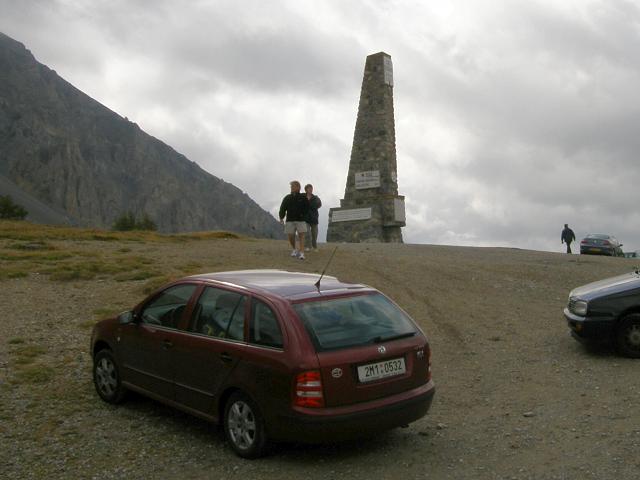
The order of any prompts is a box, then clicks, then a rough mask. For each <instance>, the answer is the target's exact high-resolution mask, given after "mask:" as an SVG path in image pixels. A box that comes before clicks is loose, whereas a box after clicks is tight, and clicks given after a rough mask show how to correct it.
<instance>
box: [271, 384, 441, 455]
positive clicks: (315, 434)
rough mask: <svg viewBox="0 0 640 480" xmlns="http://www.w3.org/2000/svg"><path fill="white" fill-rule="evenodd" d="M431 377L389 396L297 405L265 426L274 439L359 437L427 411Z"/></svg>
mask: <svg viewBox="0 0 640 480" xmlns="http://www.w3.org/2000/svg"><path fill="white" fill-rule="evenodd" d="M434 394H435V385H434V383H433V381H429V382H428V383H427V384H425V385H423V386H421V387H419V388H415V389H413V390H409V391H408V392H403V393H400V394H397V395H393V396H391V397H386V398H383V399H378V400H373V401H371V402H365V403H362V404H357V405H349V406H346V407H338V408H322V409H311V408H299V409H296V410H292V411H291V412H289V413H287V414H284V415H280V416H278V417H277V418H276V420H275V422H274V425H272V426H271V428H268V430H269V436H270V437H272V438H274V439H278V440H292V441H298V442H307V443H317V442H324V441H340V440H350V439H354V438H361V437H364V436H367V435H369V434H371V433H375V432H381V431H385V430H390V429H392V428H396V427H400V426H403V425H408V424H409V423H411V422H414V421H416V420H418V419H420V418H422V417H423V416H425V415H426V414H427V412H428V411H429V408H430V407H431V402H432V401H433V396H434Z"/></svg>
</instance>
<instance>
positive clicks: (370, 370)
mask: <svg viewBox="0 0 640 480" xmlns="http://www.w3.org/2000/svg"><path fill="white" fill-rule="evenodd" d="M406 371H407V369H406V368H405V366H404V358H393V359H391V360H385V361H384V362H377V363H370V364H368V365H360V366H359V367H358V380H360V381H361V382H363V383H366V382H372V381H373V380H380V379H381V378H387V377H394V376H396V375H402V374H403V373H405V372H406Z"/></svg>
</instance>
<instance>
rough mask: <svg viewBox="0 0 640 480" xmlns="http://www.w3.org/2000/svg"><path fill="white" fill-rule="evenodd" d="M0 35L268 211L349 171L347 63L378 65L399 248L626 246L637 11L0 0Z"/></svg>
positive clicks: (528, 5) (353, 72)
mask: <svg viewBox="0 0 640 480" xmlns="http://www.w3.org/2000/svg"><path fill="white" fill-rule="evenodd" d="M0 31H2V32H4V33H6V34H7V35H9V36H11V37H12V38H14V39H16V40H18V41H20V42H22V43H24V44H25V46H26V47H27V48H28V49H30V50H31V51H32V53H33V54H34V56H35V57H36V59H37V60H38V61H40V62H42V63H44V64H46V65H48V66H49V67H50V68H52V69H54V70H56V71H57V72H58V74H59V75H60V76H62V77H63V78H64V79H66V80H67V81H69V82H70V83H72V84H73V85H75V86H76V87H78V88H79V89H81V90H82V91H83V92H85V93H86V94H88V95H90V96H91V97H93V98H95V99H96V100H98V101H100V102H101V103H103V104H104V105H106V106H107V107H109V108H110V109H112V110H114V111H116V112H118V113H119V114H120V115H122V116H126V117H128V118H129V119H130V120H132V121H134V122H136V123H138V124H139V125H140V127H141V128H142V129H143V130H145V131H146V132H148V133H149V134H151V135H153V136H155V137H157V138H159V139H161V140H162V141H164V142H165V143H167V144H169V145H171V146H172V147H173V148H175V149H176V150H177V151H179V152H180V153H183V154H184V155H186V156H187V157H188V158H189V159H191V160H193V161H195V162H197V163H198V164H199V165H200V166H201V167H203V168H204V169H205V170H207V171H209V172H211V173H212V174H214V175H216V176H218V177H220V178H223V179H224V180H225V181H227V182H231V183H233V184H234V185H236V186H237V187H239V188H240V189H241V190H243V191H245V192H247V193H248V194H249V196H251V197H252V198H253V199H254V200H255V201H256V202H258V203H259V204H260V205H261V206H262V207H263V208H264V209H265V210H268V211H270V212H272V213H273V214H274V215H276V216H277V209H278V206H279V204H280V201H281V199H282V197H283V196H284V195H285V194H286V193H287V192H288V189H289V187H288V182H289V180H291V179H299V180H300V181H301V182H303V184H304V183H312V184H313V185H314V186H315V192H316V193H317V194H318V195H319V196H320V197H321V199H322V202H323V207H322V209H321V210H320V219H321V220H320V222H321V223H320V239H321V240H322V241H324V239H325V234H326V226H327V217H328V212H329V208H330V207H337V206H339V200H340V198H342V197H343V196H344V187H345V181H346V176H347V171H348V167H349V156H350V152H351V141H352V139H353V132H354V127H355V122H356V114H357V107H358V99H359V96H360V87H361V82H362V74H363V70H364V62H365V58H366V56H367V55H369V54H372V53H376V52H379V51H385V52H387V53H388V54H389V55H391V57H392V60H393V71H394V106H395V121H396V144H397V158H398V187H399V193H400V194H401V195H405V197H406V200H405V202H406V210H407V226H406V227H405V228H404V229H403V234H404V239H405V242H407V243H429V244H450V245H472V246H509V247H518V248H530V249H536V250H549V251H562V245H561V244H560V231H561V229H562V226H563V224H564V223H567V222H568V223H569V224H570V226H571V227H572V228H573V229H574V231H575V232H576V236H578V237H579V238H580V237H582V236H583V235H585V234H586V233H589V232H593V233H610V234H613V235H615V236H617V237H618V238H619V239H620V241H622V242H623V243H624V244H625V247H624V249H625V250H634V249H640V228H639V227H640V188H638V185H639V184H640V166H639V162H638V155H639V153H640V121H639V120H640V54H639V53H638V52H640V2H638V1H625V0H596V1H587V0H585V1H570V0H563V1H562V2H560V1H557V0H540V1H536V0H523V1H519V0H511V1H506V0H504V1H497V0H496V1H482V0H453V1H448V2H436V1H429V2H427V1H419V0H413V1H412V0H406V1H400V0H397V1H393V0H384V1H383V0H379V1H373V0H370V1H366V0H349V1H345V0H326V1H325V0H290V1H284V0H283V1H278V0H270V1H264V0H200V1H186V0H183V1H178V0H153V1H152V0H148V1H142V0H20V1H16V0H0Z"/></svg>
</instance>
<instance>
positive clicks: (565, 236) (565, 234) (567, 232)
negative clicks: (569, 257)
mask: <svg viewBox="0 0 640 480" xmlns="http://www.w3.org/2000/svg"><path fill="white" fill-rule="evenodd" d="M575 239H576V236H575V234H574V233H573V230H571V229H570V228H569V225H568V224H567V223H565V224H564V228H563V229H562V233H561V234H560V243H566V244H567V253H571V242H573V241H574V240H575Z"/></svg>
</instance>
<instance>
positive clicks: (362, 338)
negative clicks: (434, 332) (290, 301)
mask: <svg viewBox="0 0 640 480" xmlns="http://www.w3.org/2000/svg"><path fill="white" fill-rule="evenodd" d="M293 307H294V309H295V310H296V312H297V313H298V315H299V316H300V318H301V319H302V321H303V322H304V325H305V327H306V329H307V331H308V332H309V335H310V336H311V339H312V341H313V343H314V344H315V347H316V350H317V351H326V350H337V349H341V348H348V347H353V346H359V345H366V344H371V343H380V342H388V341H390V340H395V339H400V338H405V337H411V336H413V335H415V334H416V333H418V330H417V329H416V327H415V325H414V324H413V322H412V321H411V320H410V319H409V317H407V315H405V314H404V313H403V312H402V310H400V309H399V308H398V307H396V306H395V305H394V304H393V303H392V302H390V301H389V300H388V299H387V298H386V297H385V296H384V295H381V294H379V293H376V294H371V295H358V296H351V297H343V298H336V299H332V300H316V301H312V302H305V303H298V304H295V305H294V306H293Z"/></svg>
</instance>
